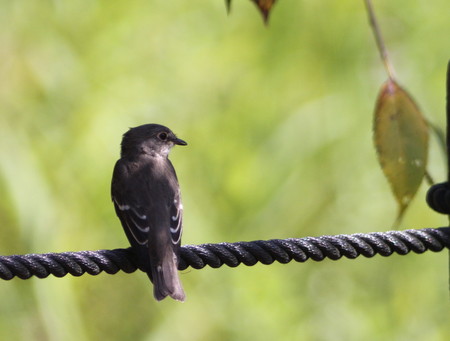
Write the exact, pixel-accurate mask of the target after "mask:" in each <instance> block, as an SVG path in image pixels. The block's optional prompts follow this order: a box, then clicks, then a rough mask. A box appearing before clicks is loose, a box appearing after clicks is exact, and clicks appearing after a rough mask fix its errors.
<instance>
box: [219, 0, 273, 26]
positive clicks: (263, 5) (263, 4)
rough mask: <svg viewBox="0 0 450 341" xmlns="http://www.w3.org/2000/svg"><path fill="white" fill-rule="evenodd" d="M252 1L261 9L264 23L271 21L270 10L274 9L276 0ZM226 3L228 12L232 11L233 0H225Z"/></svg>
mask: <svg viewBox="0 0 450 341" xmlns="http://www.w3.org/2000/svg"><path fill="white" fill-rule="evenodd" d="M251 1H253V2H254V3H255V5H256V6H257V7H258V9H259V11H260V12H261V14H262V16H263V19H264V23H265V24H267V23H268V21H269V15H270V11H271V10H272V7H273V5H274V4H275V1H276V0H251ZM225 5H226V7H227V12H228V13H230V11H231V0H225Z"/></svg>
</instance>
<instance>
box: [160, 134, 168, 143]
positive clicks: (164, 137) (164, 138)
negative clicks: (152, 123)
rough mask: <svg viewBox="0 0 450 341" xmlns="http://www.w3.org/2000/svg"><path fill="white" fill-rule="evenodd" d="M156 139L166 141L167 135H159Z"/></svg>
mask: <svg viewBox="0 0 450 341" xmlns="http://www.w3.org/2000/svg"><path fill="white" fill-rule="evenodd" d="M158 138H159V139H160V140H162V141H165V140H167V133H159V134H158Z"/></svg>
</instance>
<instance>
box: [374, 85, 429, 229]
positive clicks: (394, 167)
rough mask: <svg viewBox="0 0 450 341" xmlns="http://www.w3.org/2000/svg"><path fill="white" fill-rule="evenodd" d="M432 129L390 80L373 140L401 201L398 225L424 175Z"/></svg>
mask: <svg viewBox="0 0 450 341" xmlns="http://www.w3.org/2000/svg"><path fill="white" fill-rule="evenodd" d="M428 138H429V130H428V125H427V122H426V121H425V119H424V118H423V116H422V114H421V112H420V110H419V108H418V107H417V105H416V104H415V103H414V101H413V99H412V98H411V97H410V96H409V95H408V93H407V92H406V91H405V90H403V89H402V88H401V87H400V86H399V85H398V84H397V83H395V81H393V80H392V79H389V80H388V81H387V82H385V83H384V84H383V86H382V87H381V90H380V93H379V95H378V99H377V104H376V109H375V120H374V140H375V146H376V149H377V152H378V160H379V162H380V165H381V168H382V169H383V172H384V175H385V176H386V178H387V179H388V181H389V183H390V185H391V189H392V192H393V193H394V196H395V198H396V200H397V202H398V207H399V209H398V215H397V222H399V221H400V220H401V218H402V216H403V213H404V212H405V210H406V209H407V208H408V205H409V203H410V202H411V200H412V199H413V198H414V195H415V194H416V192H417V190H418V188H419V186H420V183H421V182H422V179H423V177H424V174H425V168H426V164H427V158H428Z"/></svg>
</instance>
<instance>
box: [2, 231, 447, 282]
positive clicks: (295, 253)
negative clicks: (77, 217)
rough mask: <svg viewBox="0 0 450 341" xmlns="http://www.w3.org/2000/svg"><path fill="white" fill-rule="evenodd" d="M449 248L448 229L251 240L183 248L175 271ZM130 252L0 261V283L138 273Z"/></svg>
mask: <svg viewBox="0 0 450 341" xmlns="http://www.w3.org/2000/svg"><path fill="white" fill-rule="evenodd" d="M444 248H450V227H442V228H436V229H432V228H425V229H418V230H405V231H389V232H373V233H355V234H350V235H345V234H341V235H336V236H321V237H306V238H300V239H294V238H290V239H273V240H256V241H252V242H236V243H219V244H202V245H185V246H182V247H181V253H180V264H179V267H178V268H179V269H180V270H184V269H186V268H188V267H189V266H190V267H192V268H194V269H202V268H204V267H205V266H207V265H209V266H210V267H212V268H219V267H221V266H222V265H224V264H225V265H228V266H230V267H236V266H238V265H240V264H244V265H247V266H252V265H255V264H256V263H258V262H260V263H262V264H272V263H273V262H275V261H277V262H280V263H289V262H290V261H291V260H295V261H297V262H305V261H307V260H308V259H312V260H315V261H321V260H324V259H325V258H330V259H332V260H338V259H340V258H342V257H343V256H344V257H347V258H350V259H354V258H356V257H358V256H360V255H362V256H364V257H368V258H370V257H373V256H375V255H377V254H379V255H382V256H390V255H392V254H393V253H397V254H400V255H406V254H407V253H409V252H410V251H413V252H415V253H423V252H425V251H427V250H430V251H433V252H438V251H441V250H443V249H444ZM135 264H136V262H135V258H134V254H133V251H132V250H131V248H128V249H115V250H99V251H79V252H62V253H46V254H29V255H14V256H0V278H1V279H6V280H9V279H12V278H14V277H16V276H17V277H19V278H21V279H28V278H30V277H32V276H36V277H39V278H45V277H47V276H49V275H53V276H56V277H63V276H65V275H67V274H71V275H72V276H81V275H83V274H85V273H88V274H90V275H98V274H99V273H101V272H102V271H105V272H106V273H109V274H115V273H117V272H119V271H124V272H126V273H132V272H134V271H136V270H137V266H136V265H135Z"/></svg>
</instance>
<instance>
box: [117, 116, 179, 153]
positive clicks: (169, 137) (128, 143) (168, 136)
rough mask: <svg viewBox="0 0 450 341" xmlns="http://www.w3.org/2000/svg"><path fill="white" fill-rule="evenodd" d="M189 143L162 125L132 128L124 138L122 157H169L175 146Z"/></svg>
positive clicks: (145, 125)
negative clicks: (144, 155)
mask: <svg viewBox="0 0 450 341" xmlns="http://www.w3.org/2000/svg"><path fill="white" fill-rule="evenodd" d="M176 144H177V145H180V146H186V145H187V143H186V142H185V141H183V140H181V139H179V138H178V137H176V135H175V134H174V133H173V132H172V131H171V130H170V129H169V128H167V127H165V126H163V125H160V124H144V125H141V126H138V127H135V128H130V130H128V131H127V132H126V133H125V134H124V135H123V138H122V150H121V156H122V157H135V156H138V155H140V154H148V155H152V156H162V157H167V156H168V155H169V152H170V149H171V148H172V147H173V146H174V145H176Z"/></svg>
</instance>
